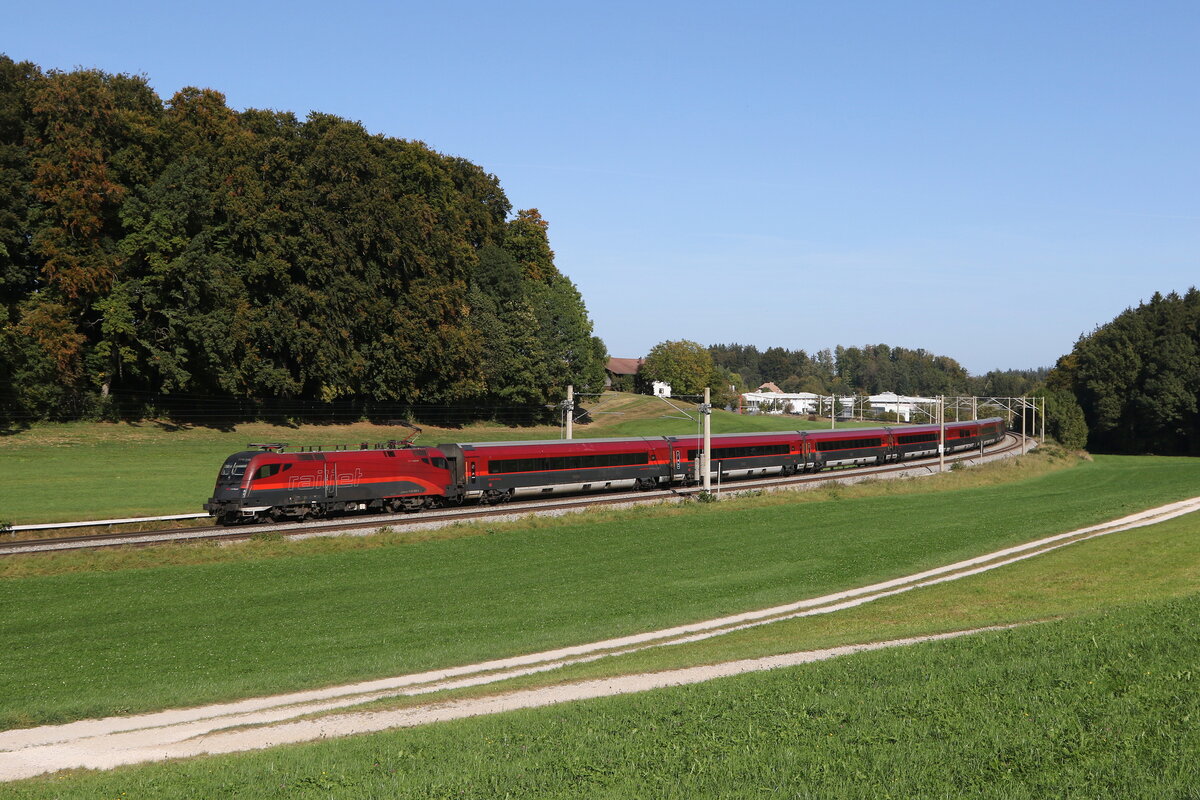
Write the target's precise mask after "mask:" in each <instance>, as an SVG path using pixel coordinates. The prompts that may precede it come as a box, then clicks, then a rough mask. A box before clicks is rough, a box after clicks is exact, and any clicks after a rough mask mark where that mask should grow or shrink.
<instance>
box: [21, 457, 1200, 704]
mask: <svg viewBox="0 0 1200 800" xmlns="http://www.w3.org/2000/svg"><path fill="white" fill-rule="evenodd" d="M1028 463H1031V464H1036V463H1037V462H1036V460H1031V461H1030V462H1028ZM1023 470H1025V472H1023ZM1013 475H1016V476H1017V479H1016V480H1008V478H1009V477H1011V476H1013ZM1022 476H1029V477H1022ZM943 478H944V479H945V481H946V483H945V484H943V485H941V486H940V487H939V485H938V481H921V482H900V483H894V482H888V483H881V484H878V485H874V486H866V487H862V488H839V489H837V490H834V491H829V492H819V493H813V494H812V495H810V496H809V495H791V494H790V493H788V496H770V497H762V498H745V499H741V500H734V501H730V502H723V503H720V504H713V505H703V504H691V505H688V506H686V507H653V508H643V509H637V510H632V511H624V512H609V513H604V514H588V515H582V516H579V517H576V518H569V519H559V520H537V521H530V522H525V523H519V524H513V525H507V526H492V527H484V528H481V527H479V526H471V527H463V528H458V529H450V531H449V532H446V533H443V534H440V536H441V537H443V538H442V539H441V540H435V541H418V542H406V541H405V540H404V537H398V536H393V537H387V536H384V537H380V538H379V539H378V540H376V541H371V540H365V541H364V540H355V541H344V540H323V541H311V542H280V541H268V542H264V543H261V544H251V545H249V546H246V547H242V546H238V547H233V548H225V547H216V546H212V545H198V546H190V547H172V548H150V549H146V550H141V551H136V552H133V553H97V554H89V555H87V556H79V555H75V556H51V557H42V556H39V557H23V558H20V559H17V558H9V559H6V560H5V561H4V562H2V563H3V568H4V573H3V574H4V575H5V578H4V579H3V580H0V606H2V607H3V608H5V610H6V613H5V617H4V622H3V624H2V625H0V651H2V652H5V653H6V654H7V655H6V669H5V670H3V671H2V672H0V724H3V725H4V726H5V727H12V726H19V725H29V724H36V723H40V722H50V721H63V720H67V719H74V718H79V717H85V716H100V715H104V714H111V713H122V712H128V711H137V710H145V709H152V708H160V707H166V706H177V705H189V704H195V703H202V702H209V701H216V700H220V699H227V698H232V697H238V696H245V695H252V694H262V693H268V692H275V691H282V690H286V689H294V688H302V687H310V686H319V685H324V684H330V683H339V682H347V681H351V680H359V679H366V678H372V677H379V676H384V675H393V674H400V673H404V672H411V671H416V670H421V669H426V668H434V667H438V666H446V665H451V664H460V663H468V662H472V661H478V660H483V659H486V658H493V657H500V656H504V655H511V654H516V653H523V652H532V651H537V650H542V649H548V648H551V647H555V646H560V645H565V644H571V643H578V642H585V641H591V640H596V639H600V638H603V637H608V636H615V635H620V634H624V633H632V632H637V631H642V630H648V629H653V628H659V627H666V626H669V625H672V624H678V623H682V622H686V621H691V620H696V619H704V618H708V617H713V616H717V615H721V614H726V613H731V612H735V611H741V610H746V609H753V608H761V607H767V606H770V605H774V604H778V603H782V602H788V601H792V600H797V599H801V598H804V597H810V596H815V595H819V594H824V593H826V592H830V591H835V590H838V589H842V588H847V587H853V586H859V585H864V584H867V583H871V582H874V581H879V580H883V579H887V578H890V577H895V576H897V575H903V574H909V573H911V572H914V571H917V570H920V569H923V568H927V567H930V566H934V565H939V564H944V563H949V562H951V561H956V560H959V559H962V558H966V557H969V556H972V555H976V554H979V553H983V552H989V551H991V550H995V549H997V548H999V547H1003V546H1006V545H1010V544H1013V543H1016V542H1020V541H1027V540H1029V539H1032V538H1036V537H1039V536H1043V535H1048V534H1051V533H1056V532H1060V531H1063V530H1069V529H1072V528H1075V527H1079V526H1082V525H1086V524H1089V523H1093V522H1097V521H1101V520H1107V519H1112V518H1115V517H1118V516H1121V515H1123V514H1126V513H1129V512H1131V511H1133V510H1136V509H1140V508H1145V507H1149V506H1154V505H1158V504H1161V503H1164V502H1168V501H1170V500H1174V499H1180V498H1183V497H1188V496H1191V495H1193V494H1194V493H1195V488H1194V487H1195V486H1196V485H1197V479H1198V478H1200V461H1196V460H1189V459H1166V458H1139V459H1130V458H1103V459H1097V460H1096V461H1095V462H1090V463H1080V464H1079V465H1078V466H1075V467H1071V468H1066V469H1057V470H1048V469H1045V468H1037V467H1031V466H1021V465H1012V464H1001V465H996V466H994V467H988V468H981V469H979V470H970V471H961V472H956V473H951V474H949V475H946V476H943ZM956 482H957V483H956ZM939 488H941V489H942V491H938V489H939ZM454 536H458V537H459V538H445V537H454ZM156 559H162V560H164V561H166V562H171V561H175V562H177V563H173V564H170V563H168V564H165V565H162V566H145V565H148V564H153V563H155V560H156ZM192 561H194V562H198V563H189V562H192ZM134 565H143V566H134ZM85 570H86V571H85ZM36 572H43V573H48V574H40V575H39V574H33V573H36ZM839 616H841V615H839ZM1001 616H1003V615H1001ZM955 624H957V623H955ZM934 627H936V626H934ZM872 630H874V629H873V627H872V625H871V624H867V625H866V626H865V627H864V628H862V629H861V630H858V631H854V632H853V635H854V636H858V635H860V634H862V635H866V636H868V637H869V638H878V637H877V636H875V634H873V633H871V631H872ZM892 633H893V631H892V630H891V629H888V631H887V635H891V634H892ZM802 638H803V637H802ZM835 638H836V637H835ZM756 646H757V645H756ZM799 646H803V645H799Z"/></svg>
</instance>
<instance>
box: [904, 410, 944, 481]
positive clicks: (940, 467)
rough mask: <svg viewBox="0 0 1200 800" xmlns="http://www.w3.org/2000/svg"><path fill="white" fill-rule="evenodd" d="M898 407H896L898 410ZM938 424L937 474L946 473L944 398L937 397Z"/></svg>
mask: <svg viewBox="0 0 1200 800" xmlns="http://www.w3.org/2000/svg"><path fill="white" fill-rule="evenodd" d="M898 407H899V406H897V408H898ZM938 424H939V425H941V433H940V434H939V436H940V438H939V439H938V472H945V471H946V396H945V395H944V394H939V395H938Z"/></svg>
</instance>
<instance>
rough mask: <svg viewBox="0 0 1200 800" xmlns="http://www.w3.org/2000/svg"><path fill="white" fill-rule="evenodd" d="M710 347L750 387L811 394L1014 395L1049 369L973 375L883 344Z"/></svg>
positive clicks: (945, 360) (948, 362) (922, 353)
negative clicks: (772, 386) (818, 347)
mask: <svg viewBox="0 0 1200 800" xmlns="http://www.w3.org/2000/svg"><path fill="white" fill-rule="evenodd" d="M708 351H709V353H711V354H712V360H713V364H714V365H715V366H716V367H718V368H721V369H724V370H727V371H729V372H730V373H734V374H735V375H736V376H737V377H738V378H740V379H741V381H742V383H743V385H744V386H745V387H747V388H749V389H754V388H756V387H758V386H760V385H762V384H763V383H766V382H770V383H774V384H775V385H776V386H778V387H779V388H780V389H782V390H783V391H785V392H812V393H814V394H840V395H845V394H879V393H881V392H896V393H897V394H905V395H915V396H921V397H928V396H933V395H939V394H943V395H977V396H993V397H1017V396H1020V395H1024V394H1028V393H1029V392H1031V391H1033V390H1034V389H1036V388H1037V387H1038V386H1039V385H1041V383H1042V382H1043V381H1044V380H1045V378H1046V374H1047V373H1048V372H1049V370H1048V369H1028V370H1003V371H1002V370H993V371H992V372H988V373H987V374H985V375H982V376H972V375H969V374H967V370H966V369H965V368H963V366H962V365H961V364H959V363H958V362H957V361H955V360H954V359H953V358H950V357H949V356H941V355H936V354H934V353H930V352H928V351H926V350H924V349H921V348H917V349H915V350H913V349H909V348H906V347H894V346H890V345H887V344H874V345H865V346H863V347H842V346H840V345H839V346H838V347H836V348H834V349H833V350H828V349H826V350H820V351H817V352H816V353H813V354H812V355H809V354H808V353H807V352H805V351H804V350H789V349H786V348H783V347H769V348H767V349H766V350H762V351H760V350H759V349H758V348H757V347H755V346H754V345H742V344H715V345H711V346H709V348H708Z"/></svg>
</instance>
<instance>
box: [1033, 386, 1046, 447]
mask: <svg viewBox="0 0 1200 800" xmlns="http://www.w3.org/2000/svg"><path fill="white" fill-rule="evenodd" d="M1035 402H1036V401H1035ZM1045 443H1046V398H1045V397H1042V444H1045Z"/></svg>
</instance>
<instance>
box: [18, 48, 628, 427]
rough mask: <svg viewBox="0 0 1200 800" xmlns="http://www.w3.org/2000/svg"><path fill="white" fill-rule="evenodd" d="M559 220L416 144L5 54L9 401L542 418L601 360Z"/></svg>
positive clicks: (116, 409) (35, 410)
mask: <svg viewBox="0 0 1200 800" xmlns="http://www.w3.org/2000/svg"><path fill="white" fill-rule="evenodd" d="M547 228H548V224H547V221H546V220H545V219H543V218H542V217H541V215H540V214H539V213H538V212H537V210H536V209H528V210H520V211H517V212H516V213H513V210H512V207H511V204H510V203H509V201H508V199H507V197H506V196H505V194H504V191H503V189H502V188H501V186H500V182H499V180H498V179H497V177H496V176H495V175H491V174H489V173H488V172H486V171H485V170H484V169H483V168H481V167H480V166H478V165H476V164H473V163H471V162H470V161H467V160H466V159H463V158H458V157H454V156H448V155H443V154H440V153H437V152H435V151H434V150H433V149H431V148H430V147H428V146H427V145H425V144H424V143H422V142H420V141H413V140H405V139H397V138H391V137H387V136H383V135H373V134H370V133H368V132H367V131H366V130H365V129H364V128H363V126H362V125H361V124H359V123H358V122H354V121H350V120H346V119H341V118H339V117H336V116H332V115H328V114H322V113H317V112H313V113H311V114H309V115H308V116H307V118H306V119H303V120H300V119H298V118H297V117H296V116H295V115H294V114H292V113H289V112H286V111H268V110H257V109H248V110H245V111H240V112H239V111H234V110H232V109H230V108H229V107H228V106H227V105H226V102H225V98H224V97H223V95H222V94H221V93H220V92H217V91H214V90H211V89H196V88H187V89H183V90H181V91H179V92H177V93H176V94H175V95H174V96H173V97H171V98H170V99H169V100H168V101H165V102H164V101H163V100H162V99H161V98H159V97H158V95H157V94H156V93H155V92H154V90H153V89H152V88H151V87H150V85H149V84H148V82H147V79H146V78H144V77H141V76H130V75H113V74H106V73H104V72H101V71H98V70H88V69H80V70H74V71H70V72H61V71H53V70H49V71H43V70H42V69H40V68H39V67H38V66H36V65H34V64H30V63H28V62H21V63H18V62H14V61H13V60H12V59H10V58H8V57H6V56H3V55H0V417H3V418H5V419H8V420H10V421H11V420H27V419H38V418H71V417H77V416H82V415H87V416H92V417H99V418H103V417H105V416H119V415H129V414H135V415H136V414H137V413H139V412H140V411H142V410H145V409H146V407H147V406H154V405H158V406H160V407H161V406H162V405H163V404H166V405H167V406H171V405H172V404H173V403H174V404H175V406H174V407H175V408H176V409H180V408H188V407H193V408H194V407H212V406H213V404H214V403H218V404H219V402H220V401H225V402H226V403H229V404H232V406H234V407H237V408H240V409H242V412H241V413H254V412H255V411H263V410H264V409H267V410H269V409H270V408H276V409H284V410H286V409H289V408H293V407H295V408H298V407H300V406H298V405H296V404H297V403H299V402H300V401H311V402H312V403H315V404H318V405H319V404H325V405H326V406H331V404H332V405H336V404H337V403H339V402H341V403H347V404H349V406H351V407H353V408H354V409H356V411H355V413H358V412H360V411H361V412H362V413H369V412H370V411H371V410H372V409H375V410H377V411H380V413H392V412H391V411H390V410H389V411H386V412H385V411H383V409H394V408H414V407H420V406H422V405H437V406H443V407H444V406H458V407H462V408H467V407H469V408H471V409H473V410H474V411H475V412H476V413H485V414H486V413H496V412H497V411H503V410H509V411H516V412H517V413H519V414H534V415H536V414H538V413H541V412H542V411H543V410H544V408H545V405H546V404H547V403H551V402H557V401H558V400H560V399H561V397H562V394H563V390H564V388H565V386H566V385H567V384H574V385H575V386H576V387H580V388H583V387H592V388H598V387H599V386H600V385H601V384H602V382H603V378H604V371H603V369H604V363H605V360H606V358H607V354H606V351H605V348H604V345H603V343H602V342H601V341H600V340H599V339H598V338H596V337H595V336H593V335H592V323H591V320H590V319H589V318H588V313H587V309H586V307H585V305H584V302H583V299H582V297H581V296H580V294H579V292H578V290H577V289H576V287H575V286H574V284H573V283H572V282H571V281H570V280H569V279H568V278H567V277H565V276H564V275H563V274H562V273H560V272H559V270H558V269H557V268H556V267H555V264H554V253H553V251H552V250H551V248H550V244H549V238H548V234H547ZM289 404H291V405H289ZM489 409H490V410H491V411H490V412H489V411H488V410H489Z"/></svg>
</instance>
